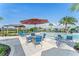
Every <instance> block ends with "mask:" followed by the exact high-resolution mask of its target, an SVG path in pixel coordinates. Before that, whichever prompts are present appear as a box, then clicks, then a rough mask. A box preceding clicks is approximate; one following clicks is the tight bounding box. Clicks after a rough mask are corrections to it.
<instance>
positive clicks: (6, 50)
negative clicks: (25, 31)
mask: <svg viewBox="0 0 79 59" xmlns="http://www.w3.org/2000/svg"><path fill="white" fill-rule="evenodd" d="M10 51H11V48H10V47H9V46H8V45H5V44H0V56H8V55H9V54H10Z"/></svg>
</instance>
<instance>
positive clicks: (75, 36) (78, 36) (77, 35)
mask: <svg viewBox="0 0 79 59" xmlns="http://www.w3.org/2000/svg"><path fill="white" fill-rule="evenodd" d="M45 33H46V38H50V39H55V37H56V36H57V35H61V36H62V37H63V38H64V39H66V37H67V36H72V37H73V39H74V40H79V33H73V34H68V33H52V32H45Z"/></svg>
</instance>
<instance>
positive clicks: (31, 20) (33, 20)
mask: <svg viewBox="0 0 79 59" xmlns="http://www.w3.org/2000/svg"><path fill="white" fill-rule="evenodd" d="M21 23H22V24H34V25H36V24H44V23H48V20H46V19H37V18H32V19H27V20H23V21H21Z"/></svg>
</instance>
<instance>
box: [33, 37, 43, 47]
mask: <svg viewBox="0 0 79 59" xmlns="http://www.w3.org/2000/svg"><path fill="white" fill-rule="evenodd" d="M41 42H42V36H36V37H35V39H34V44H35V45H39V44H40V45H41ZM41 46H42V45H41Z"/></svg>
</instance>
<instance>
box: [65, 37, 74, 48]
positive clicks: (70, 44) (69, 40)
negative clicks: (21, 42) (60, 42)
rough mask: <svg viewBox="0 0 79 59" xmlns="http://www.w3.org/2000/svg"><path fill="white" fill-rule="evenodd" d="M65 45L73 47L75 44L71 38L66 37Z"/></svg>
mask: <svg viewBox="0 0 79 59" xmlns="http://www.w3.org/2000/svg"><path fill="white" fill-rule="evenodd" d="M65 43H66V44H67V45H69V46H71V47H73V46H74V44H75V43H74V41H73V36H67V37H66V41H65Z"/></svg>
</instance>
